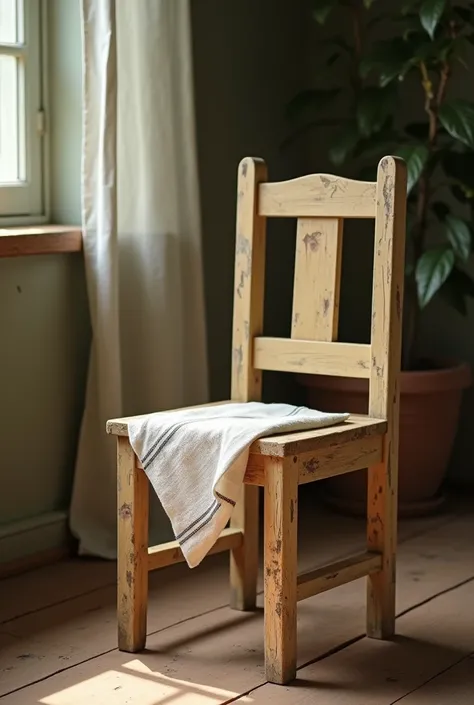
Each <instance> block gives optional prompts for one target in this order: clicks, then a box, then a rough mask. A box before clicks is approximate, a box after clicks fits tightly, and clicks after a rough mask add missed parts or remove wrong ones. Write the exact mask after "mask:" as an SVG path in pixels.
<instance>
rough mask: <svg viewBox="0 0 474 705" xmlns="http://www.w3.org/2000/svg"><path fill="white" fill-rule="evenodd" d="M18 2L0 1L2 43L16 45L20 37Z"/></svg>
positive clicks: (0, 35)
mask: <svg viewBox="0 0 474 705" xmlns="http://www.w3.org/2000/svg"><path fill="white" fill-rule="evenodd" d="M17 5H18V0H0V42H4V43H6V44H15V43H16V42H18V41H19V37H18V29H17V28H18V20H19V17H18V7H17Z"/></svg>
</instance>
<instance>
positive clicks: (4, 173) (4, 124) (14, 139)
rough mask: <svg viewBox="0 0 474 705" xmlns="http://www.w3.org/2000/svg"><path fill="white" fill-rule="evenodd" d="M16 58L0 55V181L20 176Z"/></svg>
mask: <svg viewBox="0 0 474 705" xmlns="http://www.w3.org/2000/svg"><path fill="white" fill-rule="evenodd" d="M0 2H1V0H0ZM18 97H19V96H18V60H17V59H16V58H15V57H14V56H1V55H0V182H3V183H5V182H7V183H8V182H12V181H18V180H19V177H20V162H19V146H20V131H19V129H18V128H19V121H20V115H19V111H18Z"/></svg>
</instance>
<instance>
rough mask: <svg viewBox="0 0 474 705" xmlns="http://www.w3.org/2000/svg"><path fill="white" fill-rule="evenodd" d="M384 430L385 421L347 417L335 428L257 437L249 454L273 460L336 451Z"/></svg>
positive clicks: (379, 433) (354, 415) (356, 415)
mask: <svg viewBox="0 0 474 705" xmlns="http://www.w3.org/2000/svg"><path fill="white" fill-rule="evenodd" d="M386 429H387V422H386V421H381V420H380V419H371V418H369V417H368V416H363V415H359V414H351V415H350V416H349V418H348V419H347V421H344V422H343V423H340V424H337V425H336V426H328V427H327V428H316V429H313V430H311V431H295V432H294V433H284V434H279V435H276V436H267V437H265V438H260V439H259V440H257V441H255V443H252V445H251V446H250V453H254V454H255V453H258V454H261V455H274V456H276V457H287V456H292V455H300V454H302V453H311V452H313V451H314V450H320V449H321V448H337V447H340V446H341V445H342V444H344V443H351V442H352V441H358V440H362V439H363V438H367V437H368V436H378V435H381V434H383V433H385V431H386Z"/></svg>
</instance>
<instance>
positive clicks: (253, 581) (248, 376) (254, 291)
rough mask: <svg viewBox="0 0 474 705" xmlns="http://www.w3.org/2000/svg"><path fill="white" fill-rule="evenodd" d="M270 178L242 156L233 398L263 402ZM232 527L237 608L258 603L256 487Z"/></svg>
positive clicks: (247, 490)
mask: <svg viewBox="0 0 474 705" xmlns="http://www.w3.org/2000/svg"><path fill="white" fill-rule="evenodd" d="M266 179H267V168H266V165H265V163H264V162H263V161H262V160H259V159H251V158H247V159H244V160H243V161H242V162H241V163H240V164H239V169H238V179H237V222H236V244H235V277H234V314H233V327H232V367H231V399H232V401H241V402H247V401H260V400H261V396H262V373H261V371H260V370H257V369H255V367H254V365H253V360H252V353H253V342H252V341H253V339H254V337H255V336H256V335H261V334H262V332H263V305H264V293H265V249H266V247H265V245H266V220H265V218H263V217H262V216H260V215H258V213H257V200H258V188H259V184H260V183H261V182H262V181H265V180H266ZM231 526H232V527H233V528H237V529H240V530H241V531H242V534H243V542H242V544H241V545H240V546H238V547H237V548H234V549H233V550H232V551H231V556H230V600H231V606H232V607H233V608H234V609H237V610H248V609H253V608H254V607H255V601H256V597H257V571H258V487H252V486H245V485H244V487H243V488H242V494H241V500H240V502H238V503H237V506H236V507H235V508H234V511H233V514H232V518H231Z"/></svg>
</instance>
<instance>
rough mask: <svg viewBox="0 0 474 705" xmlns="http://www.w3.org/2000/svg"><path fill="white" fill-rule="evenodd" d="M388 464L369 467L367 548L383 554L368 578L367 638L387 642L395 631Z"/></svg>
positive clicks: (393, 482)
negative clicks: (378, 568) (377, 565)
mask: <svg viewBox="0 0 474 705" xmlns="http://www.w3.org/2000/svg"><path fill="white" fill-rule="evenodd" d="M393 465H394V466H395V467H394V468H393V469H392V471H391V472H390V470H389V464H388V462H385V461H384V462H382V463H379V464H378V465H375V466H373V467H371V468H369V471H368V497H367V545H368V549H369V551H377V552H379V553H382V555H383V569H382V570H381V571H380V572H379V573H373V574H372V575H369V576H368V583H367V636H369V637H372V638H373V639H389V638H390V637H391V636H393V634H394V632H395V585H396V550H397V468H396V462H395V463H394V464H393Z"/></svg>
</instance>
